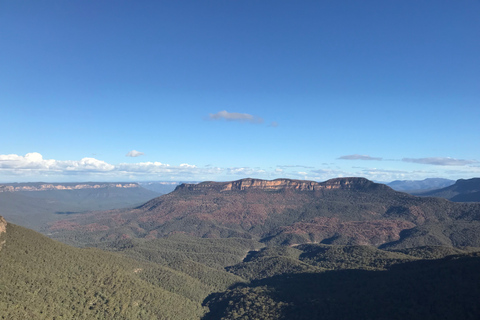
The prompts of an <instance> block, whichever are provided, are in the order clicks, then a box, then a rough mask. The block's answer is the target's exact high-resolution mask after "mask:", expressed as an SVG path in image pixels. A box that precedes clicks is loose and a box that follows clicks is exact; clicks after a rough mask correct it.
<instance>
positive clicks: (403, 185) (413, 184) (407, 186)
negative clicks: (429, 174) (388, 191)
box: [387, 178, 455, 193]
mask: <svg viewBox="0 0 480 320" xmlns="http://www.w3.org/2000/svg"><path fill="white" fill-rule="evenodd" d="M454 183H455V180H449V179H443V178H427V179H424V180H395V181H392V182H390V183H387V186H389V187H390V188H392V189H393V190H396V191H403V192H408V193H413V192H422V191H429V190H434V189H440V188H444V187H448V186H450V185H452V184H454Z"/></svg>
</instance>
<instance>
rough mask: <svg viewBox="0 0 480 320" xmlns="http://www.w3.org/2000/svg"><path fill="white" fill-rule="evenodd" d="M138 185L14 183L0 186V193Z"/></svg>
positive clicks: (136, 184)
mask: <svg viewBox="0 0 480 320" xmlns="http://www.w3.org/2000/svg"><path fill="white" fill-rule="evenodd" d="M139 187H140V185H139V184H138V183H123V182H119V183H94V182H88V183H14V184H5V185H0V192H17V191H47V190H80V189H101V188H139Z"/></svg>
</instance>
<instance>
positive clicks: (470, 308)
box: [204, 255, 480, 320]
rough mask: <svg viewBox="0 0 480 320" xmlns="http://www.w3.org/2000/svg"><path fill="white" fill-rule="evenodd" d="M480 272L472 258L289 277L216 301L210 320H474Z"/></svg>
mask: <svg viewBox="0 0 480 320" xmlns="http://www.w3.org/2000/svg"><path fill="white" fill-rule="evenodd" d="M479 268H480V256H478V255H470V256H459V257H449V258H446V259H442V260H430V261H414V262H409V263H404V264H398V265H395V266H393V267H391V268H390V269H389V270H388V271H365V270H341V271H328V272H322V273H304V274H284V275H279V276H275V277H272V278H266V279H262V280H258V281H253V282H252V283H251V284H250V285H249V286H240V287H236V288H232V289H230V290H228V291H226V292H225V293H222V294H217V295H212V296H210V297H209V299H208V300H207V301H206V305H207V306H208V307H209V308H210V313H208V314H207V315H206V316H205V317H204V320H213V319H289V320H290V319H308V320H310V319H325V320H330V319H332V320H333V319H419V320H420V319H421V320H428V319H452V320H457V319H472V320H473V319H478V318H479V317H480V304H479V303H478V301H479V299H480V273H479V272H478V270H479ZM257 301H262V302H261V303H260V304H258V305H257V303H256V302H257ZM271 315H274V316H273V317H272V316H271Z"/></svg>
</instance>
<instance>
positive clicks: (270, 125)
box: [268, 121, 278, 128]
mask: <svg viewBox="0 0 480 320" xmlns="http://www.w3.org/2000/svg"><path fill="white" fill-rule="evenodd" d="M268 126H269V127H272V128H276V127H278V122H277V121H272V122H270V124H269V125H268Z"/></svg>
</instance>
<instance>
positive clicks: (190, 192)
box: [50, 178, 480, 248]
mask: <svg viewBox="0 0 480 320" xmlns="http://www.w3.org/2000/svg"><path fill="white" fill-rule="evenodd" d="M479 220H480V204H472V203H470V204H466V203H453V202H450V201H447V200H445V199H437V198H422V197H415V196H412V195H408V194H406V193H402V192H396V191H394V190H392V189H391V188H389V187H388V186H386V185H383V184H377V183H374V182H372V181H369V180H367V179H364V178H337V179H332V180H328V181H326V182H321V183H319V182H314V181H303V180H290V179H277V180H273V181H266V180H259V179H242V180H238V181H231V182H202V183H199V184H182V185H180V186H178V187H177V188H176V190H175V191H174V192H172V193H170V194H167V195H163V196H160V197H158V198H155V199H153V200H151V201H149V202H147V203H145V204H144V205H142V206H139V207H137V208H135V209H133V210H111V211H105V212H101V213H99V212H97V213H91V214H84V215H73V216H71V217H70V218H69V219H66V220H62V221H58V222H56V223H54V224H52V225H51V226H50V232H52V233H55V234H54V236H56V237H58V238H62V237H67V238H70V239H73V238H75V239H76V240H78V241H84V242H91V241H99V240H101V241H109V240H115V239H122V238H158V237H161V236H165V235H168V234H172V233H178V232H182V233H187V234H190V235H194V236H199V237H211V238H228V237H243V238H252V239H257V240H261V241H262V242H264V243H267V244H281V245H294V244H301V243H325V244H342V245H350V244H364V245H374V246H387V247H390V248H394V247H396V248H402V247H414V246H419V245H444V246H480V232H479V231H480V222H479Z"/></svg>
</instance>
